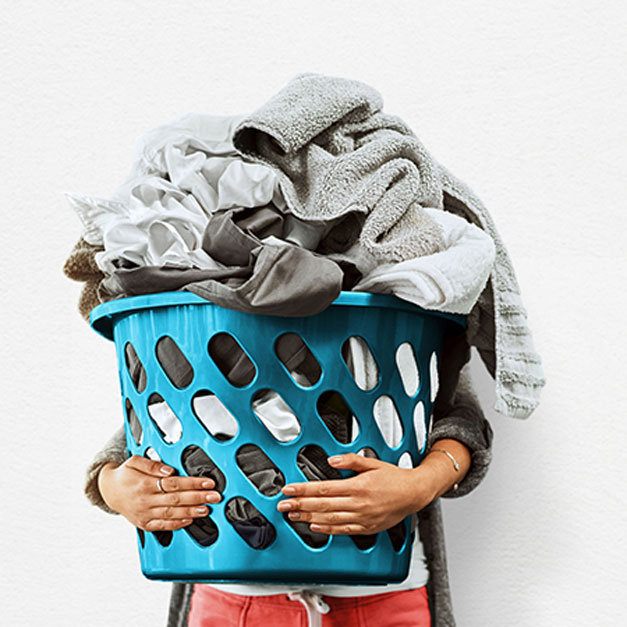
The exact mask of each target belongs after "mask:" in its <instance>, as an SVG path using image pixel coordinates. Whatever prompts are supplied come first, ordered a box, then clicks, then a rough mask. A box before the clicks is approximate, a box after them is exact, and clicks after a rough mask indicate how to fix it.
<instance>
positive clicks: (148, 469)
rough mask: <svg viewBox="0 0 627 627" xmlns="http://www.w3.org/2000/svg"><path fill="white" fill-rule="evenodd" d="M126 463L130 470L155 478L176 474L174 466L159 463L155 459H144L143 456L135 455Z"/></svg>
mask: <svg viewBox="0 0 627 627" xmlns="http://www.w3.org/2000/svg"><path fill="white" fill-rule="evenodd" d="M125 463H126V465H127V466H128V467H129V468H134V469H135V470H139V471H140V472H143V473H145V474H147V475H153V476H155V477H168V476H170V475H171V474H172V473H173V472H174V468H172V466H168V465H167V464H164V463H163V462H157V461H155V460H154V459H148V458H146V457H142V456H141V455H133V456H132V457H129V458H128V459H127V460H126V462H125Z"/></svg>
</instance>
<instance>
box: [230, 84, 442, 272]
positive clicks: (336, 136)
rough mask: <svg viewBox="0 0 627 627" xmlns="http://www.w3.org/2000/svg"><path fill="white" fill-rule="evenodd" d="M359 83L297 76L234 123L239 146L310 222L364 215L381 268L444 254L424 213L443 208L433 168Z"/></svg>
mask: <svg viewBox="0 0 627 627" xmlns="http://www.w3.org/2000/svg"><path fill="white" fill-rule="evenodd" d="M382 105H383V101H382V99H381V96H380V95H379V93H378V92H377V91H376V90H374V89H372V88H371V87H369V86H368V85H365V84H364V83H361V82H359V81H354V80H347V79H342V78H335V77H331V76H323V75H320V74H299V75H298V76H296V77H295V78H294V79H293V80H292V81H290V82H289V83H288V84H287V85H286V86H285V87H283V89H281V90H280V91H279V92H278V93H277V94H276V95H275V96H273V97H272V98H271V99H270V100H269V101H268V102H266V103H265V104H264V105H262V106H261V107H260V108H258V109H257V110H256V111H254V112H253V113H252V114H250V115H248V116H246V117H245V118H244V119H243V120H242V121H240V122H239V124H237V126H236V127H235V130H234V133H233V144H234V146H235V148H236V149H237V150H238V151H239V153H240V154H241V155H242V156H244V157H245V158H247V159H250V160H251V161H256V162H258V163H260V164H266V165H268V166H270V167H272V168H273V169H274V171H275V173H276V174H277V176H278V178H279V185H280V188H281V191H282V193H283V196H284V198H285V202H286V204H287V206H288V208H289V210H290V211H291V212H292V213H293V214H295V215H296V216H297V217H299V218H302V219H304V220H324V221H329V220H336V219H337V218H340V217H341V216H344V215H349V214H353V215H357V216H363V217H364V218H365V221H364V223H363V228H362V229H361V234H360V242H361V244H362V245H363V246H364V247H365V248H366V249H367V250H368V252H370V253H371V254H372V255H374V257H375V258H376V259H377V260H378V261H380V262H395V261H403V260H405V259H411V258H412V257H420V256H422V255H428V254H431V253H435V252H438V251H439V250H442V249H443V247H444V243H443V240H442V233H441V230H440V227H439V225H438V224H436V223H435V222H434V221H433V220H432V219H431V218H430V217H429V216H428V215H427V214H426V213H425V212H424V211H423V207H437V208H441V207H442V202H441V200H442V196H441V192H440V189H439V179H438V176H437V170H436V169H435V163H434V162H433V160H432V159H431V158H430V157H429V155H428V154H427V152H426V150H425V149H424V147H423V146H422V144H421V143H420V142H419V141H418V139H417V138H416V136H415V135H414V134H413V133H412V131H411V129H410V128H409V127H408V126H406V125H405V124H404V122H402V120H400V119H399V118H397V117H394V116H389V115H385V114H384V113H382V112H381V107H382Z"/></svg>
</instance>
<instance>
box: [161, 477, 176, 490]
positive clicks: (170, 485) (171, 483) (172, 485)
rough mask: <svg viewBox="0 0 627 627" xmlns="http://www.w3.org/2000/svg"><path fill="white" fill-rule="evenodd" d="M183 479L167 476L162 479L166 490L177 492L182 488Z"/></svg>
mask: <svg viewBox="0 0 627 627" xmlns="http://www.w3.org/2000/svg"><path fill="white" fill-rule="evenodd" d="M180 483H181V480H180V479H179V478H177V477H167V478H166V479H162V480H161V485H162V486H163V487H164V489H165V491H166V492H176V491H177V490H179V489H180V487H181V485H180Z"/></svg>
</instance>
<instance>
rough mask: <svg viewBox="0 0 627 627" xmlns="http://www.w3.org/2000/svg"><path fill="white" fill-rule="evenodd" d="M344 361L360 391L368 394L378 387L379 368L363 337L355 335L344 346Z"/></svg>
mask: <svg viewBox="0 0 627 627" xmlns="http://www.w3.org/2000/svg"><path fill="white" fill-rule="evenodd" d="M342 359H343V360H344V363H345V364H346V367H347V368H348V370H349V372H350V373H351V375H353V379H354V380H355V384H356V385H357V387H358V388H359V389H360V390H364V392H368V391H369V390H372V389H374V388H375V387H376V385H377V383H378V382H379V366H378V364H377V362H376V360H375V358H374V355H373V354H372V351H371V350H370V347H369V346H368V344H367V342H366V340H364V338H363V337H360V336H359V335H353V336H351V337H349V338H348V339H347V340H346V341H345V342H344V344H342Z"/></svg>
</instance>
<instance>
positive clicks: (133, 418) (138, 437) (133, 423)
mask: <svg viewBox="0 0 627 627" xmlns="http://www.w3.org/2000/svg"><path fill="white" fill-rule="evenodd" d="M124 405H125V406H126V420H128V424H129V426H130V428H131V433H132V434H133V439H134V440H135V444H137V446H141V444H142V438H143V435H144V431H143V429H142V425H141V422H139V418H138V417H137V414H136V413H135V408H134V407H133V405H132V403H131V401H130V400H129V399H128V398H127V399H126V401H124Z"/></svg>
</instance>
